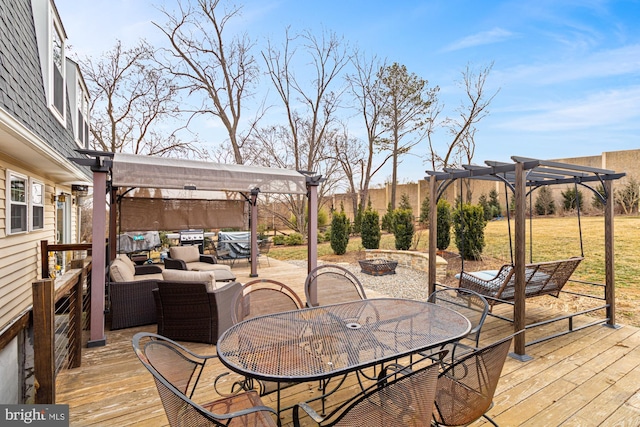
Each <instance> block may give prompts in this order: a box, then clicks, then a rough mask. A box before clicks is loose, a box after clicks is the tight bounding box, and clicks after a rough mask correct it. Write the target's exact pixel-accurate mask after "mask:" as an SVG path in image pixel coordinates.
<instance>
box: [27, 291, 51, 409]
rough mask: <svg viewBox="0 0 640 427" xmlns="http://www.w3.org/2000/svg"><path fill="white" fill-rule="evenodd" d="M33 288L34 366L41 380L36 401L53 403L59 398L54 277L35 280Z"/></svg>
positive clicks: (37, 376)
mask: <svg viewBox="0 0 640 427" xmlns="http://www.w3.org/2000/svg"><path fill="white" fill-rule="evenodd" d="M31 287H32V291H33V355H34V356H33V359H34V360H33V366H34V371H35V378H36V381H37V384H38V386H37V388H36V402H35V403H38V404H53V403H56V402H55V398H56V377H55V357H54V306H55V304H54V302H53V291H54V282H53V279H42V280H38V281H36V282H34V283H33V284H32V286H31Z"/></svg>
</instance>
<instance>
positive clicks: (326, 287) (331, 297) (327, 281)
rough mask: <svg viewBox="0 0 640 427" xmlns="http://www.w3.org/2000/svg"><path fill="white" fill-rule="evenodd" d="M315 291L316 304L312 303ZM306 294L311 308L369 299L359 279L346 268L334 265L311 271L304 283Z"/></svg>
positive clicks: (322, 266) (319, 267) (326, 265)
mask: <svg viewBox="0 0 640 427" xmlns="http://www.w3.org/2000/svg"><path fill="white" fill-rule="evenodd" d="M314 290H315V292H316V295H317V301H316V302H314V301H312V297H313V293H314ZM304 293H305V296H306V299H307V305H308V306H309V307H311V306H317V305H328V304H337V303H340V302H348V301H355V300H361V299H366V298H367V295H366V294H365V292H364V288H363V287H362V284H361V283H360V281H359V280H358V278H357V277H356V276H355V275H354V274H353V273H352V272H350V271H349V270H347V269H346V268H344V267H341V266H339V265H333V264H325V265H321V266H318V267H316V268H314V269H313V270H311V272H310V273H309V275H308V276H307V278H306V280H305V282H304Z"/></svg>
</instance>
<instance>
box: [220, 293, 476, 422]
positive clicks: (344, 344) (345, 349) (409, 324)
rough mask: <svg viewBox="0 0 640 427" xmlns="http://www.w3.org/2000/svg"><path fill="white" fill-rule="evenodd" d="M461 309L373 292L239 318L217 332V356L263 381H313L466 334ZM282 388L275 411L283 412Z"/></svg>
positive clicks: (437, 345) (229, 365)
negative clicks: (341, 300) (343, 300)
mask: <svg viewBox="0 0 640 427" xmlns="http://www.w3.org/2000/svg"><path fill="white" fill-rule="evenodd" d="M470 329H471V324H470V323H469V320H468V319H467V318H466V317H464V316H463V315H461V314H459V313H457V312H455V311H453V310H450V309H448V308H446V307H441V306H439V305H436V304H432V303H428V302H423V301H415V300H407V299H397V298H375V299H365V300H358V301H353V302H348V303H342V304H333V305H325V306H320V307H313V308H307V309H303V310H295V311H288V312H283V313H277V314H270V315H266V316H260V317H254V318H251V319H248V320H245V321H242V322H240V323H238V324H236V325H234V326H232V327H231V328H229V329H228V330H227V331H225V332H224V333H223V334H222V336H221V337H220V338H219V339H218V344H217V352H218V357H219V358H220V361H221V362H222V363H223V364H224V365H225V366H226V367H228V368H229V369H231V370H232V371H234V372H237V373H239V374H241V375H245V376H247V377H250V378H256V379H260V380H265V381H275V382H278V383H285V382H308V381H316V380H326V379H329V378H331V377H335V376H339V375H344V374H347V373H350V372H354V371H359V370H361V369H363V368H367V367H370V366H374V365H378V364H383V363H385V362H389V361H393V360H395V359H398V358H402V357H404V356H409V355H412V354H415V353H417V352H420V351H424V350H428V349H431V348H435V347H439V346H441V345H443V344H447V343H450V342H454V341H457V340H459V339H461V338H463V337H464V336H466V335H467V334H468V333H469V331H470ZM279 397H280V396H279V390H278V412H280V408H279V404H280V398H279Z"/></svg>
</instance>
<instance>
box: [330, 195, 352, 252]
mask: <svg viewBox="0 0 640 427" xmlns="http://www.w3.org/2000/svg"><path fill="white" fill-rule="evenodd" d="M348 244H349V220H348V219H347V215H346V214H345V213H344V206H342V205H341V206H340V212H335V213H334V214H333V219H332V220H331V249H332V250H333V252H334V253H335V254H336V255H344V254H345V253H346V252H347V245H348Z"/></svg>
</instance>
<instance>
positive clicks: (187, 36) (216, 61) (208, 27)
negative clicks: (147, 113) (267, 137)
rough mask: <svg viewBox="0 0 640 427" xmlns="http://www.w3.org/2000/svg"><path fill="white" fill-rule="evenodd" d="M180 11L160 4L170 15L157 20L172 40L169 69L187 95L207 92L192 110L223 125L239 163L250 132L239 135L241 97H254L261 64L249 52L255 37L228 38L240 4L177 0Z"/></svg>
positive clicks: (218, 0) (161, 28)
mask: <svg viewBox="0 0 640 427" xmlns="http://www.w3.org/2000/svg"><path fill="white" fill-rule="evenodd" d="M178 8H179V12H178V13H177V14H176V15H173V14H172V13H170V12H168V11H167V10H166V9H161V10H162V12H163V13H164V14H165V15H166V17H167V18H168V22H167V23H166V24H164V25H162V26H161V25H159V24H155V25H156V26H157V27H158V28H159V29H160V30H161V31H162V32H163V33H164V34H165V35H166V36H167V38H168V39H169V42H170V44H171V50H169V51H167V53H168V54H169V57H170V60H169V61H168V63H167V64H166V67H167V70H168V71H169V72H170V73H171V74H172V75H174V76H175V77H176V78H177V80H178V81H180V82H183V86H181V89H185V90H187V91H188V93H189V95H191V94H194V93H201V94H203V95H204V97H203V101H202V104H201V105H197V106H193V109H192V110H191V113H192V114H194V115H196V114H210V115H213V116H214V117H217V118H219V119H220V120H221V121H222V123H223V124H224V126H225V128H226V130H227V132H228V135H229V142H230V144H231V148H232V151H233V156H234V160H235V162H236V163H237V164H243V163H244V162H245V160H244V156H243V153H242V150H243V145H244V144H245V142H246V140H247V138H248V137H249V133H250V132H247V133H245V134H241V132H240V129H239V126H240V118H241V114H242V111H243V101H244V100H245V99H246V98H247V97H250V96H252V93H251V88H252V87H253V86H255V84H256V82H257V79H258V73H259V68H258V65H257V62H256V60H255V58H254V57H253V56H252V54H251V49H252V48H253V46H254V43H253V41H252V40H251V39H250V38H249V37H248V36H247V35H246V34H243V35H239V36H235V37H230V39H229V38H227V36H228V32H227V31H226V27H227V25H228V24H229V22H230V21H231V20H232V19H233V18H235V17H237V15H238V14H239V13H240V8H232V9H229V10H224V12H223V13H220V8H221V6H220V0H198V1H197V2H196V4H195V5H193V4H192V2H183V1H181V0H178Z"/></svg>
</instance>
